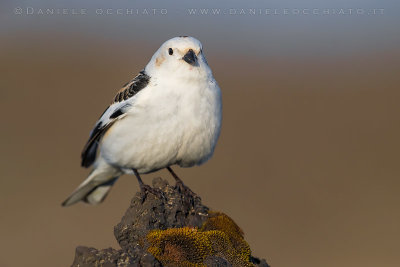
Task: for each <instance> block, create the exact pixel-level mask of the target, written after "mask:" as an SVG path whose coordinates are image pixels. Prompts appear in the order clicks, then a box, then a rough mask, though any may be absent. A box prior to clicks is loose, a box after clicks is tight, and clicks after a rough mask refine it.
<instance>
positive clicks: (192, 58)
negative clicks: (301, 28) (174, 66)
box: [182, 49, 197, 66]
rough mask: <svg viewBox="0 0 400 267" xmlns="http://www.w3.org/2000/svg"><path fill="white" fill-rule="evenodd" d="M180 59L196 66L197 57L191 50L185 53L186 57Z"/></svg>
mask: <svg viewBox="0 0 400 267" xmlns="http://www.w3.org/2000/svg"><path fill="white" fill-rule="evenodd" d="M182 59H183V60H185V61H186V62H187V63H188V64H190V65H192V66H194V65H196V63H197V56H196V54H195V53H194V52H193V50H192V49H189V51H188V52H187V53H186V55H185V56H184V57H183V58H182Z"/></svg>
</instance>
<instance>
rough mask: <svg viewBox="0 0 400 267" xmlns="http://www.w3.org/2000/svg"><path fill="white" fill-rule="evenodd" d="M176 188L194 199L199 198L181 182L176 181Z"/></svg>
mask: <svg viewBox="0 0 400 267" xmlns="http://www.w3.org/2000/svg"><path fill="white" fill-rule="evenodd" d="M175 187H176V188H178V189H179V191H180V192H189V193H190V194H191V195H192V196H193V197H194V198H196V197H198V196H197V194H196V193H195V192H193V191H192V189H190V188H189V187H187V186H186V185H185V184H184V183H183V182H182V181H181V180H179V181H176V184H175Z"/></svg>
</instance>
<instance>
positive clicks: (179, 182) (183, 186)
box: [167, 166, 197, 196]
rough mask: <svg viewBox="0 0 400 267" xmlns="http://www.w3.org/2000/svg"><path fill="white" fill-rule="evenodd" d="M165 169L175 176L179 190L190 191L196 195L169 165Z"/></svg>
mask: <svg viewBox="0 0 400 267" xmlns="http://www.w3.org/2000/svg"><path fill="white" fill-rule="evenodd" d="M167 170H168V171H169V172H170V173H171V175H172V176H173V177H174V178H175V181H176V186H177V187H179V188H180V189H181V190H188V191H190V192H191V193H192V194H193V195H194V196H197V195H196V193H194V192H193V191H192V190H191V189H190V188H189V187H187V186H186V185H185V184H184V183H183V181H182V180H181V179H180V178H179V177H178V175H176V173H175V172H174V171H173V170H172V168H171V167H169V166H168V167H167Z"/></svg>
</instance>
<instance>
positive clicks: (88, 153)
mask: <svg viewBox="0 0 400 267" xmlns="http://www.w3.org/2000/svg"><path fill="white" fill-rule="evenodd" d="M149 82H150V77H149V76H148V75H147V74H146V73H145V72H144V70H143V71H141V72H139V74H138V75H137V76H136V77H135V78H134V79H133V80H131V81H130V82H128V83H127V84H125V85H124V87H123V88H122V89H121V90H119V91H118V93H117V94H116V96H115V98H114V100H113V103H112V104H111V105H110V106H109V107H108V108H107V109H106V110H105V111H104V112H103V114H102V115H101V117H100V119H99V120H98V121H97V123H96V125H95V126H94V128H93V130H92V131H91V132H90V136H89V140H88V141H87V143H86V145H85V147H84V148H83V151H82V155H81V158H82V162H81V165H82V166H83V167H86V168H87V167H90V166H91V165H92V164H93V162H94V161H95V160H96V155H97V148H98V145H99V142H100V140H101V138H102V137H103V135H104V134H105V133H106V132H107V130H108V129H110V127H111V126H112V125H113V124H114V123H115V122H116V121H117V120H120V119H122V118H123V117H124V116H125V113H126V112H127V110H129V108H130V107H131V105H132V101H130V100H132V97H133V96H135V95H136V94H137V93H138V92H139V91H140V90H142V89H144V88H145V87H146V86H147V85H148V84H149Z"/></svg>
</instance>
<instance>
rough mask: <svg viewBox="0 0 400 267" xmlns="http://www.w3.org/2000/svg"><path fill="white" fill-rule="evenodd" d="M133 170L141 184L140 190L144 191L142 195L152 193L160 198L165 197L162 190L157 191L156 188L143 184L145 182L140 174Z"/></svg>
mask: <svg viewBox="0 0 400 267" xmlns="http://www.w3.org/2000/svg"><path fill="white" fill-rule="evenodd" d="M132 170H133V173H134V174H135V176H136V179H137V180H138V182H139V186H140V190H141V191H142V193H144V195H146V192H150V193H152V194H153V195H156V196H157V197H159V198H162V197H163V194H162V192H161V190H157V189H155V188H153V187H151V186H149V185H147V184H145V183H143V180H142V178H141V177H140V175H139V172H138V171H137V170H136V169H132Z"/></svg>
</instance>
